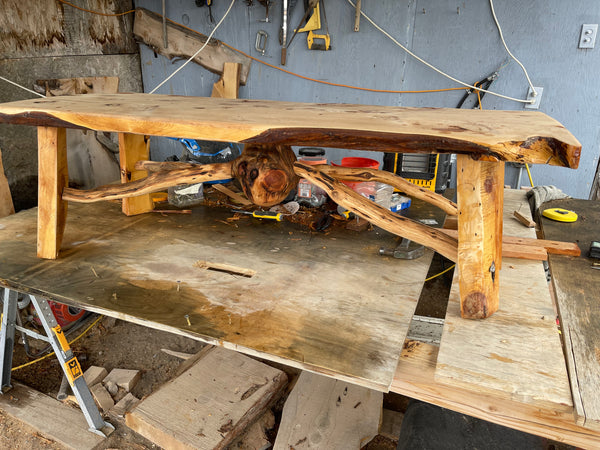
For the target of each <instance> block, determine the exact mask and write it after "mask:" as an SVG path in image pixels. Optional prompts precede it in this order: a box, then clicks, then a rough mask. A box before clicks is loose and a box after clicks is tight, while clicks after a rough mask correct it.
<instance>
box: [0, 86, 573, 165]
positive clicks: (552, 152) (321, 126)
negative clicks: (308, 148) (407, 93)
mask: <svg viewBox="0 0 600 450" xmlns="http://www.w3.org/2000/svg"><path fill="white" fill-rule="evenodd" d="M1 122H5V123H13V124H24V125H33V126H49V127H60V128H82V129H92V130H100V131H109V132H121V133H133V134H144V135H152V136H174V137H185V138H192V139H205V140H216V141H224V142H241V143H273V144H289V145H319V146H327V147H338V148H346V149H360V150H373V151H387V152H404V153H444V152H445V153H458V154H471V155H473V156H474V158H475V159H478V160H485V161H516V162H522V163H532V164H550V165H558V166H564V167H570V168H577V165H578V163H579V155H580V150H581V145H580V144H579V142H578V141H577V139H576V138H575V137H574V136H573V135H572V134H571V133H570V132H569V131H568V130H567V129H565V128H564V127H563V126H562V125H561V124H560V123H559V122H557V121H556V120H554V119H552V118H550V117H549V116H547V115H545V114H544V113H541V112H538V111H497V110H483V111H482V110H466V109H446V108H404V107H393V106H369V105H349V104H317V103H292V102H278V101H267V100H243V99H235V100H230V99H220V98H207V97H180V96H168V95H151V94H133V93H129V94H98V95H96V94H87V95H78V96H65V97H48V98H39V99H32V100H24V101H18V102H12V103H4V104H0V123H1Z"/></svg>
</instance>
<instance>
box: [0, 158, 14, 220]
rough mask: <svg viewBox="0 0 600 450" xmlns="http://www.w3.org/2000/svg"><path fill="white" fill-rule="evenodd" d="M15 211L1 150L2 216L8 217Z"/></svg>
mask: <svg viewBox="0 0 600 450" xmlns="http://www.w3.org/2000/svg"><path fill="white" fill-rule="evenodd" d="M14 213H15V207H14V206H13V201H12V197H11V196H10V189H9V187H8V180H7V179H6V176H5V175H4V167H3V166H2V152H1V151H0V218H2V217H6V216H8V215H10V214H14Z"/></svg>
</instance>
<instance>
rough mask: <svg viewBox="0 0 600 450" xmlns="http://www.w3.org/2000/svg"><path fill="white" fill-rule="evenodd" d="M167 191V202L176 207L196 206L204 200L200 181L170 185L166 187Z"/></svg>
mask: <svg viewBox="0 0 600 450" xmlns="http://www.w3.org/2000/svg"><path fill="white" fill-rule="evenodd" d="M168 193H169V197H168V199H169V200H168V201H169V204H171V205H173V206H176V207H178V208H189V207H191V206H196V205H199V204H200V203H202V201H203V200H204V189H203V187H202V183H196V184H180V185H178V186H172V187H170V188H169V189H168Z"/></svg>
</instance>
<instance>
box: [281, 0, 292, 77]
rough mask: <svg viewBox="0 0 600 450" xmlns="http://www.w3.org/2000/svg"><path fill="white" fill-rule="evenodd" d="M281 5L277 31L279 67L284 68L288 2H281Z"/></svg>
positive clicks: (287, 0)
mask: <svg viewBox="0 0 600 450" xmlns="http://www.w3.org/2000/svg"><path fill="white" fill-rule="evenodd" d="M282 1H283V4H282V5H281V28H280V29H279V44H281V65H282V66H285V60H286V58H287V33H288V20H289V13H290V0H282Z"/></svg>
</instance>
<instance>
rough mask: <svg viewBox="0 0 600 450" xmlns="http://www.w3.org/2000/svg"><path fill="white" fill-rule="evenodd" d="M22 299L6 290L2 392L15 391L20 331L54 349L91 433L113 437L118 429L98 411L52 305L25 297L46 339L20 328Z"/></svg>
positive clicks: (0, 350) (0, 347)
mask: <svg viewBox="0 0 600 450" xmlns="http://www.w3.org/2000/svg"><path fill="white" fill-rule="evenodd" d="M1 293H2V289H0V294H1ZM18 295H19V294H18V293H17V292H16V291H14V290H11V289H8V288H5V289H4V295H3V296H2V297H3V299H4V301H3V308H2V328H1V329H0V375H1V377H2V378H1V384H0V391H1V392H2V394H4V393H6V392H7V391H8V390H9V389H10V388H11V387H12V386H11V384H10V377H11V371H12V357H13V348H14V344H15V331H16V330H19V331H20V332H21V333H24V334H26V335H27V336H30V337H33V338H35V339H41V340H42V341H45V342H48V343H49V344H50V345H51V346H52V349H53V350H54V353H55V355H56V357H57V358H58V361H59V362H60V365H61V367H62V369H63V372H64V374H65V376H66V377H67V380H68V381H69V384H70V386H71V389H72V390H73V394H75V398H77V402H78V403H79V407H80V408H81V411H82V412H83V415H84V416H85V419H86V420H87V423H88V425H89V427H90V428H89V430H90V431H91V432H93V433H96V434H98V435H100V436H102V437H106V436H108V435H110V434H111V433H112V432H113V431H114V429H115V428H114V427H113V426H112V425H111V424H110V423H108V422H105V421H104V419H103V418H102V416H101V415H100V412H99V411H98V407H97V406H96V403H95V402H94V398H93V397H92V393H91V392H90V389H89V387H88V385H87V383H86V382H85V378H84V377H83V372H82V370H81V366H80V365H79V361H77V357H76V356H75V355H74V354H73V350H71V347H70V346H69V343H68V342H67V339H66V337H65V335H64V333H63V331H62V328H61V327H60V325H59V324H58V323H57V321H56V318H55V317H54V314H53V313H52V310H51V309H50V305H48V301H47V300H46V299H43V298H39V297H35V296H34V295H31V294H24V295H28V296H29V299H30V300H31V303H32V305H33V307H34V308H35V311H36V312H37V315H38V317H39V319H40V322H41V323H42V326H43V327H44V331H45V333H46V334H45V335H42V334H39V333H36V332H35V331H32V330H30V329H27V328H24V327H21V326H19V325H17V314H18V310H17V309H18V308H17V299H18Z"/></svg>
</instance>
